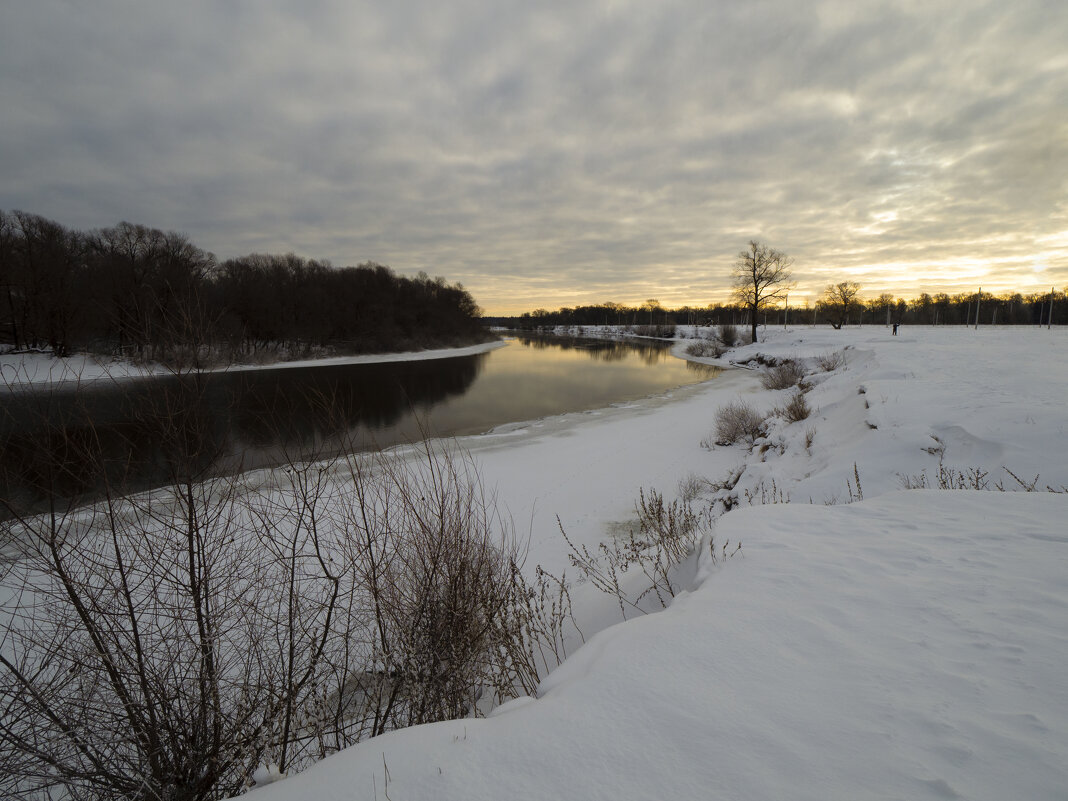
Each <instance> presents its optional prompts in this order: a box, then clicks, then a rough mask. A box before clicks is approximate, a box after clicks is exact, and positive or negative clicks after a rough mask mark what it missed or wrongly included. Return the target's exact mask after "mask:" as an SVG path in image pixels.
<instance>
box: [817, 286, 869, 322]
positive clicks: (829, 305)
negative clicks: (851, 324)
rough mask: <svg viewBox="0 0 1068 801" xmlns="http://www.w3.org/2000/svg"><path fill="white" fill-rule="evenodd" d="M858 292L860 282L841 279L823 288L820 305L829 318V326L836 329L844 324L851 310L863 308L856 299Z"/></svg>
mask: <svg viewBox="0 0 1068 801" xmlns="http://www.w3.org/2000/svg"><path fill="white" fill-rule="evenodd" d="M859 292H860V284H858V283H857V282H856V281H842V282H840V283H837V284H831V285H829V286H828V287H827V288H826V289H825V290H823V297H821V298H820V306H821V307H822V308H823V310H824V312H825V313H826V315H827V319H828V320H830V323H831V327H832V328H834V329H835V330H836V331H837V330H839V329H841V327H842V326H843V325H845V324H846V322H847V321H848V320H849V315H850V314H851V313H852V312H855V311H860V310H861V309H863V306H861V304H860V302H859V301H858V300H857V294H858V293H859Z"/></svg>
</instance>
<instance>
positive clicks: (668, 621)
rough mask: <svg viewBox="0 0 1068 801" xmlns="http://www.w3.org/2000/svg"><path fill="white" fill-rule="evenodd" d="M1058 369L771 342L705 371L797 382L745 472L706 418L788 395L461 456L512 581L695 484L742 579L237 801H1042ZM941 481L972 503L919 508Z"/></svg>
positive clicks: (1055, 524) (1064, 736)
mask: <svg viewBox="0 0 1068 801" xmlns="http://www.w3.org/2000/svg"><path fill="white" fill-rule="evenodd" d="M1066 346H1068V332H1064V331H1052V332H1051V331H1046V330H1035V329H1030V328H1027V329H1009V328H996V329H995V328H988V329H985V330H984V329H981V330H979V331H972V330H964V329H945V328H905V329H902V330H901V333H900V335H899V336H897V337H892V336H891V334H890V332H889V330H887V329H883V328H868V329H860V330H857V329H854V330H846V331H830V330H823V329H808V328H800V329H795V330H792V331H788V332H786V331H771V330H769V331H768V332H767V341H766V342H762V343H760V344H756V345H749V346H746V347H744V348H739V349H736V350H733V351H730V352H728V353H727V354H726V355H725V357H724V359H723V360H721V361H723V362H726V361H727V360H732V361H736V362H744V361H748V360H750V359H755V358H756V357H757V355H758V354H763V355H764V356H765V357H771V358H784V357H790V358H794V359H799V360H802V361H803V363H804V364H805V365H806V366H807V368H808V369H809V370H810V371H811V374H810V376H809V377H808V379H807V383H808V384H809V385H810V386H811V390H810V391H809V392H808V393H807V394H806V399H807V401H808V403H809V405H810V406H811V407H812V409H813V413H812V415H811V416H810V417H809V418H808V419H806V420H802V421H799V422H795V423H789V424H787V423H786V422H785V421H783V420H781V419H779V418H774V417H772V418H770V419H769V422H768V426H767V427H768V431H767V436H766V437H764V438H762V439H761V440H759V441H758V442H757V444H756V446H755V447H754V448H752V449H750V448H748V447H745V446H740V445H735V446H731V447H721V446H713V447H711V448H709V447H703V446H702V445H701V442H702V440H706V441H707V440H708V439H709V436H708V435H709V434H710V432H711V431H712V428H713V426H714V417H715V412H716V410H717V409H718V408H719V407H721V406H723V405H725V404H726V403H728V402H730V401H732V400H736V399H743V400H745V401H747V402H749V403H751V404H752V405H753V406H754V407H756V408H757V409H758V410H760V411H761V412H764V413H770V411H771V409H772V408H773V407H775V406H781V405H782V404H783V403H784V402H785V400H786V399H787V398H788V397H789V394H790V391H788V390H780V391H769V390H764V389H761V387H760V382H759V380H758V379H759V375H758V373H757V372H756V371H730V372H727V373H725V374H724V375H723V376H721V377H720V378H718V379H716V380H714V381H711V382H708V383H705V384H703V385H700V386H697V387H693V388H689V389H686V390H679V391H676V393H674V395H675V397H673V398H670V399H663V398H650V399H646V400H644V401H641V402H637V403H633V404H627V405H625V406H621V407H614V408H611V409H607V410H602V411H598V412H590V413H584V414H576V415H568V416H565V417H562V418H550V419H545V420H540V421H534V422H531V423H527V424H522V425H514V426H508V427H507V428H506V429H504V430H499V431H495V432H491V433H489V434H485V435H482V436H478V437H471V438H467V439H465V440H464V441H463V442H462V444H463V445H464V447H466V448H467V449H468V450H470V452H471V453H472V455H473V458H474V459H475V460H476V462H477V464H478V465H479V466H480V468H481V471H482V475H483V478H484V480H485V482H486V483H487V485H488V486H489V487H490V488H492V489H495V491H496V493H497V497H498V500H499V502H500V504H501V505H502V507H503V508H505V509H507V510H508V511H509V512H510V513H511V514H512V516H513V517H514V519H515V521H516V524H517V527H518V528H519V529H520V530H521V531H526V530H527V529H528V527H529V530H530V534H531V553H530V561H529V564H530V565H531V566H533V564H535V563H541V564H543V565H545V566H546V567H547V568H550V569H552V570H557V571H558V570H561V569H563V568H564V567H566V566H567V559H566V549H565V547H564V544H563V541H562V538H561V537H560V535H559V533H558V531H557V525H556V517H557V516H559V518H560V521H561V524H562V525H563V526H564V528H565V529H567V531H568V533H569V535H570V536H571V537H572V538H573V539H574V540H575V541H576V542H578V543H585V544H590V545H593V544H595V543H596V542H598V541H600V540H602V539H605V538H607V537H610V536H611V535H612V533H613V532H614V531H615V530H616V529H617V527H618V524H619V523H621V522H625V521H627V520H628V519H630V518H631V517H632V516H633V503H634V500H635V498H636V496H637V494H638V491H639V489H640V488H642V487H654V488H656V489H658V490H660V491H662V492H664V494H665V496H666V497H668V498H670V497H673V496H675V495H676V494H678V493H679V492H680V486H691V487H692V486H694V485H695V483H696V484H697V485H700V479H708V480H710V481H713V482H720V484H723V483H726V484H729V485H730V486H731V489H730V490H728V491H729V492H730V493H731V494H733V496H734V498H735V499H736V500H737V501H738V502H739V503H740V504H741V506H742V507H744V508H742V509H740V510H736V511H732V512H730V513H729V514H727V515H725V516H723V517H721V518H720V519H719V522H718V525H717V528H716V538H717V541H719V542H723V541H725V540H728V539H729V540H730V541H732V542H738V541H741V542H742V543H743V551H742V554H743V555H744V558H734V559H731V560H729V561H727V562H725V563H720V564H719V565H716V566H712V565H710V564H706V565H705V567H704V569H703V570H702V572H701V573H700V574H699V575H698V577H697V579H696V580H695V581H694V582H693V583H692V586H691V587H690V591H689V592H687V593H684V594H682V595H681V596H679V597H678V598H676V600H675V601H674V603H673V604H671V606H670V607H669V608H668V609H667V610H666V611H664V612H662V613H659V614H655V615H649V616H645V617H640V618H638V619H632V620H630V621H628V622H626V623H622V624H619V625H616V626H612V627H610V628H607V629H605V630H604V631H601V632H600V633H599V634H597V635H595V636H593V637H592V638H589V641H588V642H587V644H586V645H585V646H583V647H582V648H581V649H579V650H577V651H576V652H574V653H573V654H572V656H571V658H569V659H568V660H567V661H566V662H565V663H564V664H563V665H562V666H561V667H560V668H558V669H557V670H556V671H554V672H553V673H552V674H551V675H550V676H549V677H548V678H547V679H546V680H545V681H544V682H543V684H542V686H541V688H540V690H539V697H538V699H536V700H533V699H521V700H518V701H513V702H511V703H510V704H507V705H505V707H502V708H500V709H498V710H497V711H496V712H495V713H494V714H492V715H491V716H490V717H489V718H487V719H483V720H465V721H456V722H450V723H441V724H434V725H430V726H423V727H418V728H414V729H408V730H403V731H399V732H396V733H393V734H390V735H387V736H385V737H380V738H376V739H374V740H371V741H368V742H365V743H363V744H361V745H359V746H357V747H355V748H352V749H349V750H348V751H346V752H343V753H341V754H338V755H336V756H334V757H331V758H329V759H327V760H325V761H324V762H323V763H320V764H319V765H316V766H314V767H312V768H311V769H309V770H308V771H306V772H305V773H304V774H302V775H299V776H294V777H291V778H289V779H287V780H285V781H283V782H280V783H277V784H274V785H272V786H270V787H267V788H263V789H260V790H257V791H256V796H257V797H258V798H260V799H261V801H269V799H298V798H317V799H334V798H337V799H340V798H346V799H348V798H368V799H372V798H376V797H377V798H384V797H386V794H387V793H388V796H389V797H391V798H394V799H400V798H404V799H445V798H457V799H500V798H530V799H542V798H551V797H562V798H605V799H631V798H633V799H647V798H661V797H664V798H739V799H741V798H744V799H781V798H812V799H829V798H843V799H846V798H849V799H853V798H868V797H900V798H921V799H922V798H931V799H944V798H953V797H963V798H984V799H1003V798H1010V797H1013V798H1029V799H1054V798H1063V797H1064V796H1063V792H1064V787H1066V786H1068V769H1066V768H1065V765H1066V764H1068V682H1065V681H1064V679H1063V677H1062V673H1063V666H1064V665H1065V664H1068V635H1066V633H1065V621H1066V620H1068V535H1066V534H1065V525H1064V520H1065V519H1066V517H1068V495H1065V494H1052V493H1049V492H1046V491H1045V489H1046V487H1047V485H1048V486H1050V487H1052V488H1053V489H1058V490H1059V489H1061V488H1063V487H1064V486H1066V485H1068V460H1066V459H1065V458H1064V454H1065V453H1066V452H1068V414H1066V413H1065V408H1064V398H1065V397H1068V347H1066ZM835 352H840V353H841V354H842V362H843V363H842V365H841V366H840V367H838V368H837V369H835V370H833V371H831V372H821V371H819V369H818V368H817V366H816V360H817V358H818V357H821V356H826V355H828V354H831V353H835ZM1010 471H1011V472H1010ZM1014 475H1015V477H1014ZM1036 476H1037V479H1036ZM728 477H729V480H727V478H728ZM947 477H948V479H947ZM958 477H959V479H962V480H963V481H964V482H965V483H966V484H968V483H977V484H985V485H986V486H987V488H988V490H987V491H980V492H977V491H956V490H939V489H937V487H938V486H939V484H940V481H941V483H946V482H947V480H948V482H949V483H956V482H957V481H958ZM1016 477H1018V479H1019V481H1018V480H1017V478H1016ZM1021 482H1022V483H1023V484H1026V485H1032V484H1033V485H1034V488H1035V489H1036V490H1041V491H1040V492H1033V493H1028V492H1024V491H1023V487H1022V486H1021ZM905 484H911V485H916V484H926V485H927V486H929V487H934V488H935V489H926V490H904V489H902V487H903V486H904V485H905ZM999 485H1000V486H1002V487H1004V488H1005V489H1006V490H1016V491H1015V492H1011V493H1001V492H998V491H997V489H996V487H997V486H999ZM719 492H720V493H721V494H722V492H724V490H722V489H721V490H719ZM859 496H863V500H862V501H859V502H856V503H849V501H850V500H851V499H856V498H858V497H859ZM773 499H779V500H787V499H788V500H789V501H790V502H789V503H785V504H769V505H762V504H761V501H762V500H764V501H769V502H770V501H771V500H773ZM829 504H834V505H829ZM585 589H586V590H589V588H588V587H586V588H585ZM582 591H583V588H578V589H577V591H576V592H577V595H581V594H582Z"/></svg>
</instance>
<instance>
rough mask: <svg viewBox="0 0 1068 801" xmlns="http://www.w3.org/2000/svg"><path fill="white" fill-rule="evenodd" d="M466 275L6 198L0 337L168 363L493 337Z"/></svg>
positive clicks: (59, 350)
mask: <svg viewBox="0 0 1068 801" xmlns="http://www.w3.org/2000/svg"><path fill="white" fill-rule="evenodd" d="M480 313H481V312H480V309H479V308H478V306H477V305H476V304H475V301H474V300H473V299H472V297H471V295H470V294H469V293H468V292H467V291H466V290H465V289H464V288H463V286H462V285H460V284H455V285H452V284H449V283H447V282H446V281H445V280H444V279H443V278H433V279H431V278H429V277H428V276H427V275H426V274H425V273H420V274H419V276H418V277H416V278H407V277H404V276H399V275H397V274H395V273H394V272H393V271H392V270H391V269H390V268H388V267H384V266H382V265H380V264H371V263H368V264H362V265H360V266H358V267H344V268H340V269H339V268H334V267H332V266H331V265H330V264H329V263H328V262H320V261H315V260H310V259H305V258H302V257H300V256H296V255H293V254H287V255H284V256H276V255H261V254H253V255H249V256H244V257H241V258H236V259H229V260H227V261H223V262H221V263H220V262H217V261H216V259H215V257H214V256H213V255H212V254H211V253H208V252H206V251H204V250H201V249H200V248H199V247H197V246H196V245H194V244H193V243H192V242H190V241H189V240H188V238H186V237H185V236H184V235H183V234H178V233H174V232H163V231H159V230H156V229H153V228H146V227H145V226H142V225H133V224H131V223H127V222H122V223H119V224H118V225H116V226H114V227H112V228H103V229H100V230H95V231H88V232H86V231H77V230H72V229H69V228H66V227H64V226H62V225H60V224H59V223H57V222H54V221H52V220H49V219H46V218H44V217H41V216H39V215H35V214H28V213H26V212H22V211H13V212H4V211H2V210H0V344H7V345H11V346H13V347H14V348H15V349H16V350H19V349H45V348H47V349H50V350H51V351H52V352H54V353H55V354H57V355H61V356H62V355H66V354H69V353H71V352H72V351H75V350H88V351H91V352H96V353H106V354H121V355H124V356H127V357H131V358H137V359H147V360H153V361H164V362H182V361H187V360H193V359H196V360H200V359H204V358H213V359H220V358H221V359H223V360H226V359H248V358H264V359H269V358H272V357H278V356H280V355H288V356H294V355H298V354H301V353H309V352H315V351H316V350H318V352H322V351H324V350H325V351H328V352H346V353H354V352H355V353H359V352H382V351H389V350H407V349H417V348H420V347H428V346H439V345H446V344H459V343H469V342H473V341H479V340H481V339H484V338H485V334H484V329H483V328H482V327H481V325H480V323H479V320H478V316H479V314H480Z"/></svg>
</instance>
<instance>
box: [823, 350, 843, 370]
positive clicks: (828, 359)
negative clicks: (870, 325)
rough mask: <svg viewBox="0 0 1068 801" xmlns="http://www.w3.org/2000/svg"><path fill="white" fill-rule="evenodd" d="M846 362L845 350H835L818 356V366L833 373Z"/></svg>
mask: <svg viewBox="0 0 1068 801" xmlns="http://www.w3.org/2000/svg"><path fill="white" fill-rule="evenodd" d="M844 364H845V352H844V351H841V350H833V351H830V352H829V353H824V354H823V355H822V356H817V357H816V366H817V367H818V368H819V369H820V370H822V371H823V372H825V373H833V372H834V371H835V370H837V369H838V368H839V367H841V366H842V365H844Z"/></svg>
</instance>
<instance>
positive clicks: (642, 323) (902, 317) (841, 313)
mask: <svg viewBox="0 0 1068 801" xmlns="http://www.w3.org/2000/svg"><path fill="white" fill-rule="evenodd" d="M977 307H978V311H977ZM1051 308H1052V323H1053V325H1065V324H1068V296H1066V294H1065V292H1064V291H1054V292H1052V293H1051V292H1050V291H1048V290H1047V291H1046V292H1044V293H1042V292H1035V293H1029V294H1021V293H1019V292H1015V293H1008V294H1001V295H992V294H990V293H987V292H983V294H982V297H979V293H978V292H971V293H960V294H955V295H948V294H946V293H944V292H943V293H939V294H936V295H929V294H927V293H923V294H921V295H920V296H919V297H918V298H915V299H913V300H903V299H902V298H894V297H893V296H892V295H881V296H880V297H877V298H870V299H868V300H856V301H855V302H853V303H851V304H849V306H848V308H846V309H842V308H840V307H838V306H836V305H835V304H831V303H826V302H823V301H821V302H819V303H816V304H815V305H814V306H813V305H811V304H806V305H804V306H793V305H791V306H790V308H789V310H786V309H784V308H783V307H782V306H780V307H778V308H774V309H770V310H768V312H767V314H766V315H763V313H762V319H760V320H758V321H757V322H758V324H760V325H763V324H765V323H767V324H768V325H782V324H783V323H784V322H789V324H790V325H806V324H808V325H812V324H817V325H841V324H843V323H844V324H846V325H872V324H886V323H887V322H889V323H901V324H905V325H974V324H975V322H976V315H977V314H978V318H979V324H980V325H991V324H996V325H1046V324H1047V323H1048V322H1049V320H1050V315H1051ZM748 315H749V312H748V310H747V309H745V308H743V307H741V306H737V305H734V304H729V303H722V304H720V303H715V304H710V305H708V306H705V307H703V308H697V307H693V306H684V307H682V308H679V309H666V308H663V307H661V306H660V305H659V304H656V303H655V302H647V303H645V304H643V305H641V306H625V305H623V304H619V303H604V304H599V305H591V306H576V307H574V308H568V307H564V308H561V309H557V310H556V311H546V310H545V309H535V310H534V311H532V312H526V313H524V314H522V315H519V316H516V317H486V318H483V321H484V322H485V323H487V324H489V325H496V326H503V327H506V328H515V329H520V330H531V331H532V330H537V329H540V328H547V327H553V326H590V325H614V326H629V327H631V328H633V329H635V330H640V331H649V332H650V333H654V332H655V331H660V332H662V333H668V332H670V329H671V327H672V326H675V325H720V324H733V325H745V324H747V323H749V322H750V321H749V317H748ZM784 315H785V318H784ZM765 317H766V319H764V318H765Z"/></svg>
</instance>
